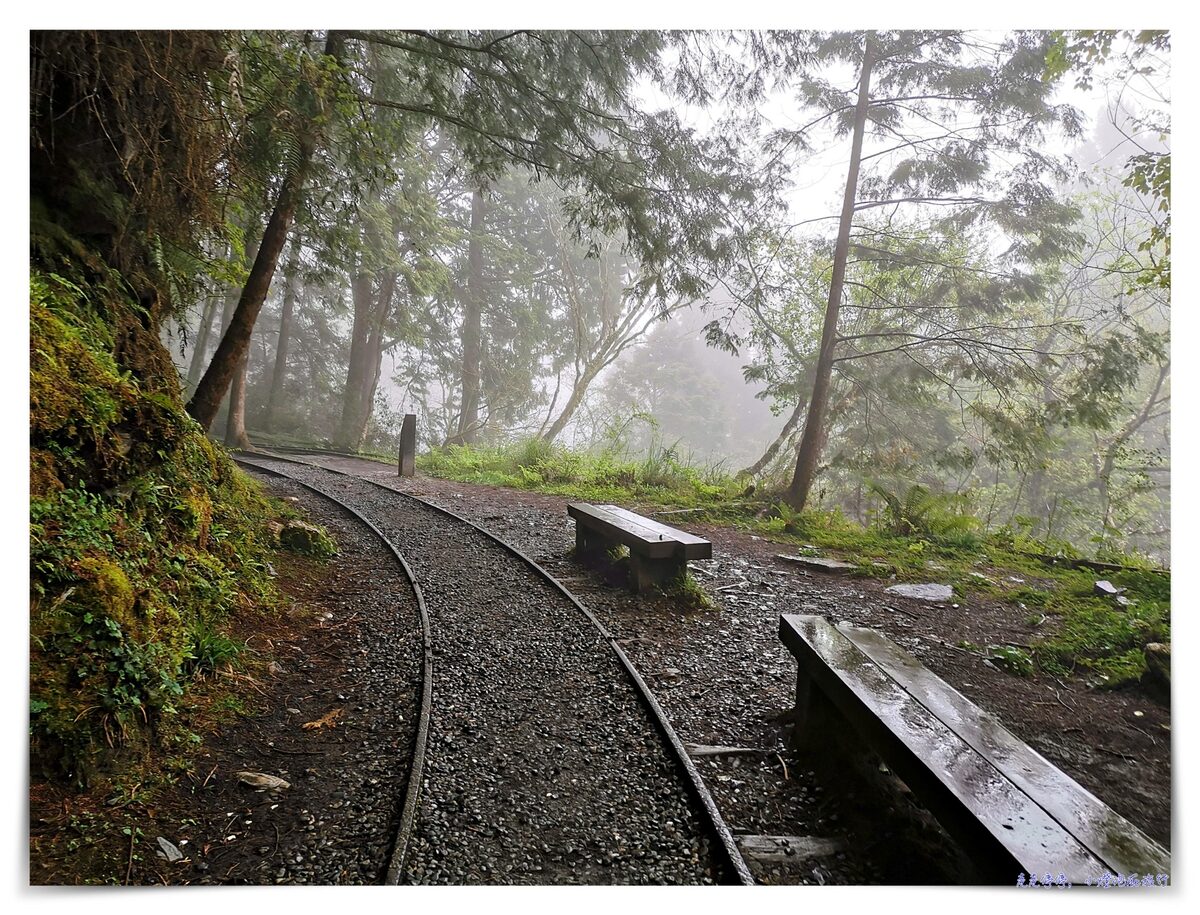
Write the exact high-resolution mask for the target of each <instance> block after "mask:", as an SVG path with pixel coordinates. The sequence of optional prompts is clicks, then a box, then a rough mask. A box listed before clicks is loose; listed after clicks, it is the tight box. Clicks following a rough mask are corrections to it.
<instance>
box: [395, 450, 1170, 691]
mask: <svg viewBox="0 0 1200 915" xmlns="http://www.w3.org/2000/svg"><path fill="white" fill-rule="evenodd" d="M417 466H418V468H419V469H420V470H421V471H422V472H423V473H426V474H428V475H430V476H436V477H443V478H446V479H451V480H457V481H459V482H465V483H483V484H489V485H493V486H507V487H512V488H516V489H524V490H530V491H536V492H544V493H551V494H555V495H560V496H566V497H569V498H575V499H583V500H586V501H591V502H616V503H624V504H626V505H634V506H637V507H638V508H640V509H641V510H645V509H647V508H658V507H663V508H668V507H678V508H691V509H697V511H695V513H693V514H688V515H687V516H685V517H686V518H687V520H688V521H704V522H706V523H710V524H723V525H727V526H730V527H735V528H738V529H741V530H744V531H747V532H750V533H754V534H756V535H758V536H763V537H769V538H770V539H771V540H773V541H776V542H778V543H780V544H781V545H783V546H784V547H785V548H786V551H791V552H798V553H811V554H820V555H824V556H830V557H833V558H838V559H842V560H845V561H847V562H852V563H854V564H855V565H856V566H857V570H856V572H855V574H857V575H860V576H862V577H868V578H879V579H885V580H888V581H897V582H919V581H937V582H941V583H944V584H949V585H951V586H953V588H954V594H955V597H954V599H955V600H956V601H959V602H961V603H963V604H964V612H970V610H969V609H967V608H969V606H970V602H971V601H979V600H983V599H987V600H993V601H1001V602H1006V603H1009V604H1011V605H1013V606H1014V608H1015V609H1016V610H1017V611H1018V612H1019V613H1020V614H1021V615H1020V618H1021V619H1024V620H1025V621H1026V622H1027V623H1028V625H1029V626H1030V636H1029V638H1030V645H1031V647H1030V648H1029V649H1024V648H1021V647H1019V646H1011V645H993V646H989V647H988V648H987V649H986V651H985V653H986V654H988V655H989V656H990V657H993V658H1000V659H1001V662H1002V663H999V664H998V666H1000V667H1002V668H1003V669H1006V670H1008V671H1009V672H1011V673H1013V674H1014V675H1017V676H1029V675H1032V674H1034V673H1036V672H1039V671H1040V672H1042V673H1045V674H1048V675H1051V676H1057V677H1063V676H1071V675H1075V676H1080V677H1083V678H1085V679H1086V680H1087V681H1088V682H1090V683H1091V684H1093V685H1095V686H1098V687H1116V686H1122V685H1125V684H1128V683H1130V682H1131V681H1135V680H1137V679H1138V678H1139V677H1140V676H1141V675H1142V673H1143V672H1144V671H1145V658H1144V656H1143V653H1142V647H1143V646H1144V645H1146V644H1147V643H1149V642H1154V641H1161V642H1166V641H1170V637H1171V634H1170V599H1171V597H1170V588H1171V584H1170V582H1171V578H1170V575H1169V574H1163V573H1161V572H1157V571H1151V569H1150V567H1149V564H1148V563H1147V562H1146V561H1145V560H1144V559H1143V558H1142V557H1137V556H1125V555H1123V554H1106V555H1105V556H1104V557H1102V558H1103V560H1104V561H1108V562H1113V563H1117V564H1125V565H1128V566H1130V569H1129V570H1127V571H1122V572H1104V573H1100V572H1094V571H1091V570H1088V569H1076V568H1072V567H1070V566H1069V565H1067V564H1064V563H1054V562H1048V561H1046V560H1044V559H1042V558H1039V556H1036V555H1032V554H1034V553H1039V554H1043V555H1059V556H1068V557H1078V556H1079V553H1078V552H1077V551H1075V550H1073V549H1072V548H1071V547H1070V545H1069V544H1064V543H1059V542H1055V543H1046V542H1042V541H1037V540H1034V539H1032V538H1031V537H1029V536H1028V533H1027V531H1025V530H1024V529H1023V528H1017V529H1015V530H1014V529H1009V528H1005V529H1002V530H1000V531H997V532H994V533H992V534H990V535H987V536H984V535H983V534H981V533H980V532H979V529H978V528H979V525H978V522H976V521H975V519H973V518H971V517H970V515H969V514H966V513H965V510H964V508H963V505H962V504H961V503H959V502H955V501H954V500H951V499H945V498H942V497H939V496H936V495H933V494H930V493H929V492H927V491H925V490H922V489H920V488H917V487H912V488H910V489H909V490H908V491H907V492H905V493H903V494H901V495H896V496H894V497H890V498H884V510H883V511H881V512H880V514H879V516H878V519H877V521H876V523H874V524H871V525H866V526H864V525H862V524H859V523H857V522H856V521H853V520H851V519H849V518H846V517H845V516H844V515H843V514H842V513H841V512H840V511H837V510H834V511H815V510H808V511H804V512H795V511H792V510H791V509H789V508H788V507H787V506H786V505H783V504H779V503H776V502H775V501H774V499H773V498H772V496H771V495H769V494H768V495H767V496H762V495H760V496H759V498H757V499H750V498H748V497H747V496H746V495H745V494H744V492H743V486H742V484H741V483H739V482H737V481H735V480H733V479H732V478H731V477H729V476H728V475H725V474H723V473H721V472H720V471H719V469H716V468H712V467H702V466H698V465H696V464H694V463H691V462H690V461H688V460H686V459H683V458H681V457H680V456H679V455H677V454H676V453H675V452H674V451H673V449H670V448H662V447H658V448H656V449H655V450H654V451H652V452H651V454H650V455H648V456H647V457H645V458H641V459H637V458H632V457H629V456H627V455H621V454H614V453H610V452H600V453H589V452H575V451H570V450H567V449H565V448H561V447H558V446H553V445H547V444H546V443H544V442H540V441H538V440H536V439H533V440H526V441H522V442H517V443H514V444H510V445H504V446H492V447H450V448H446V449H442V450H439V451H434V452H430V453H427V454H424V455H420V456H419V457H418V459H417ZM1099 578H1107V579H1109V580H1110V581H1112V582H1113V583H1114V584H1116V585H1117V586H1118V587H1124V588H1126V589H1127V591H1126V593H1125V597H1126V598H1127V599H1129V600H1130V605H1129V606H1128V607H1125V608H1122V607H1120V606H1118V605H1117V604H1116V603H1115V602H1114V601H1112V600H1111V599H1110V598H1107V597H1101V596H1098V595H1096V594H1094V593H1093V590H1092V587H1093V584H1094V582H1095V581H1096V580H1097V579H1099ZM993 663H995V661H994V662H993Z"/></svg>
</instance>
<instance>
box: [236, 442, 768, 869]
mask: <svg viewBox="0 0 1200 915" xmlns="http://www.w3.org/2000/svg"><path fill="white" fill-rule="evenodd" d="M257 453H259V454H261V455H262V456H263V457H266V458H268V459H269V460H275V461H282V462H284V463H289V464H299V465H301V466H304V467H312V468H315V469H317V470H324V471H327V472H329V473H336V474H339V475H341V476H345V477H350V478H351V479H354V480H359V481H361V482H364V483H370V484H372V485H374V486H377V487H379V488H380V489H385V490H387V491H388V492H390V493H394V494H395V495H399V496H404V497H405V498H407V499H411V500H412V501H414V502H417V503H419V504H421V505H424V506H425V507H427V508H430V509H433V510H434V511H436V512H439V513H440V514H443V515H445V516H446V517H448V518H453V519H454V520H455V521H458V522H461V523H462V524H465V525H467V526H468V527H471V528H474V529H475V530H477V531H479V532H480V533H481V534H483V535H484V536H485V537H487V538H488V539H490V540H492V541H493V542H494V543H496V544H497V545H498V546H500V547H501V548H502V549H504V550H506V551H508V552H509V553H511V554H513V555H514V556H516V557H517V558H518V559H520V560H522V561H523V562H524V563H525V564H526V565H528V566H529V567H530V568H531V569H533V570H534V572H535V573H536V574H537V575H539V576H541V577H542V578H544V579H545V580H546V581H548V582H549V583H550V584H551V585H552V586H553V587H554V588H555V589H557V590H558V591H559V592H560V593H561V594H562V595H563V596H564V597H565V598H566V599H567V600H569V601H570V602H571V603H572V604H574V605H575V607H576V608H578V609H579V611H580V612H581V613H583V615H584V616H586V617H587V618H588V620H589V621H590V622H591V624H592V625H593V626H594V627H595V628H596V629H597V630H598V631H599V632H600V634H601V635H602V636H604V638H605V640H606V641H607V642H608V645H609V647H610V648H611V649H612V651H613V653H614V654H616V656H617V659H618V660H619V661H620V663H621V666H622V667H623V668H624V669H625V672H626V674H627V675H628V676H629V678H630V680H632V682H633V684H634V688H635V691H636V692H637V694H638V698H639V699H640V700H641V702H642V704H643V705H644V706H645V707H646V709H647V711H648V712H649V713H650V717H651V719H652V720H653V721H654V723H655V725H656V726H657V728H658V730H659V732H660V733H661V734H662V736H663V739H664V740H665V741H666V742H667V745H668V746H669V747H670V748H671V751H672V752H673V754H674V756H675V761H676V763H677V764H678V765H679V767H680V768H681V769H682V770H683V772H684V775H685V776H686V778H685V782H686V783H687V786H688V790H689V791H690V792H691V794H692V796H693V798H694V800H695V801H696V802H697V803H698V804H699V805H700V808H701V809H702V810H703V812H704V816H705V818H706V819H707V820H708V825H709V828H710V829H711V830H712V832H713V834H714V835H716V837H717V839H718V842H717V848H718V849H719V852H718V855H719V857H720V858H721V860H722V864H723V865H724V867H725V870H726V872H727V874H728V876H729V877H731V878H733V880H734V881H736V882H737V883H740V884H741V885H743V886H753V885H754V877H753V875H752V874H751V873H750V868H749V867H748V866H747V865H746V861H745V859H744V858H743V857H742V853H741V851H740V850H739V849H738V847H737V843H736V842H735V841H734V838H733V833H732V832H731V831H730V829H729V826H728V825H727V824H726V823H725V820H724V819H723V818H722V816H721V812H720V810H719V809H718V808H717V803H716V801H714V800H713V797H712V794H711V793H709V790H708V786H706V785H705V784H704V779H703V778H702V777H701V775H700V772H699V770H698V769H697V768H696V764H695V763H694V762H693V761H692V758H691V757H690V756H689V755H688V753H687V750H686V749H684V746H683V741H681V740H680V739H679V735H678V734H677V733H675V728H674V727H672V726H671V722H670V721H669V720H668V718H667V715H666V713H665V712H664V711H663V709H662V706H661V705H659V703H658V699H656V698H655V696H654V693H653V692H652V691H651V690H650V687H649V685H648V684H647V683H646V681H645V680H644V679H643V677H642V675H641V672H640V671H639V670H638V669H637V666H636V665H635V664H634V663H633V661H632V660H631V659H630V658H629V656H628V655H627V654H626V653H625V651H624V649H622V648H621V646H620V644H618V642H617V640H616V638H615V637H614V636H613V634H612V633H611V632H610V631H609V630H608V627H607V626H605V625H604V624H603V623H602V622H600V620H599V619H597V618H596V616H595V614H593V613H592V611H591V610H589V609H588V608H587V607H585V606H584V605H583V604H582V603H580V601H579V598H577V597H576V596H575V595H574V594H572V593H571V592H570V591H569V590H567V587H566V586H565V585H564V584H563V583H562V582H560V581H559V580H558V579H557V578H555V577H554V576H553V575H551V574H550V573H549V572H547V571H546V570H545V569H544V568H542V567H541V566H540V565H538V563H537V562H535V561H534V560H533V559H532V558H531V557H529V556H528V555H526V554H525V553H524V552H522V551H521V550H520V549H518V548H517V547H515V546H513V545H512V544H511V543H509V542H507V541H506V540H504V539H502V538H501V537H498V536H497V535H496V534H493V533H492V532H491V531H489V530H487V529H486V528H483V527H480V526H479V525H478V524H476V523H475V522H473V521H470V520H469V519H467V518H464V517H463V516H462V515H459V514H457V513H455V512H453V511H451V510H450V509H448V508H443V507H442V506H440V505H435V504H434V503H432V502H427V501H426V500H424V499H421V498H418V497H417V496H414V495H412V494H411V493H407V492H404V491H403V490H399V489H396V488H394V487H392V486H388V485H386V484H384V483H382V482H380V481H379V480H373V479H371V478H370V477H360V476H357V475H356V474H353V473H350V472H349V471H346V470H339V469H337V468H334V467H325V466H324V465H321V464H314V463H312V462H311V461H302V460H300V459H298V458H295V457H284V456H283V455H280V454H277V453H275V452H271V451H267V450H263V451H260V452H257ZM295 453H300V454H320V453H323V449H318V448H312V449H309V450H308V451H304V452H301V451H299V450H298V449H297V450H296V452H295ZM325 453H328V454H330V455H331V456H336V457H357V455H352V454H345V453H342V452H334V451H329V452H325ZM238 460H241V461H243V462H244V463H247V464H250V465H251V466H257V465H254V463H253V461H245V460H244V459H243V458H241V457H239V458H238ZM384 466H387V465H384ZM263 469H265V468H263ZM274 472H275V473H276V474H278V475H280V476H286V474H279V472H278V471H274ZM287 478H288V479H293V478H292V477H287ZM296 482H299V481H298V480H297V481H296ZM302 485H306V484H302ZM309 488H312V487H309ZM331 498H332V497H331ZM376 533H378V531H376ZM380 536H382V535H380ZM389 545H390V544H389ZM393 549H394V548H393ZM397 555H399V553H397Z"/></svg>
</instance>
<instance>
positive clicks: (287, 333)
mask: <svg viewBox="0 0 1200 915" xmlns="http://www.w3.org/2000/svg"><path fill="white" fill-rule="evenodd" d="M299 264H300V241H299V239H297V238H295V237H294V236H293V238H292V252H291V256H290V257H289V258H288V263H287V267H285V268H284V284H285V286H284V290H283V308H282V310H281V311H280V312H279V339H278V341H277V342H276V343H275V367H274V370H273V371H272V372H271V393H270V394H269V395H267V411H266V414H265V415H264V416H263V428H265V429H266V430H267V431H268V432H273V431H275V407H276V405H277V404H278V403H279V401H280V400H281V398H282V397H283V382H284V379H285V378H286V377H287V357H288V344H289V343H290V342H291V339H290V337H291V333H292V311H293V310H294V309H295V307H296V274H297V271H298V270H299Z"/></svg>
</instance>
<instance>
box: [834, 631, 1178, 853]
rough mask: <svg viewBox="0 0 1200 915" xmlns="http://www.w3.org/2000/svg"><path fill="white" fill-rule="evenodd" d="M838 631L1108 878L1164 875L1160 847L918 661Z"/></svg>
mask: <svg viewBox="0 0 1200 915" xmlns="http://www.w3.org/2000/svg"><path fill="white" fill-rule="evenodd" d="M837 628H838V629H839V630H840V631H841V632H843V633H844V634H845V635H846V637H847V638H849V639H850V641H852V642H853V643H854V644H855V645H856V646H857V647H858V648H859V649H860V650H861V651H862V652H864V653H865V654H866V655H867V657H869V658H870V659H871V660H872V661H874V662H875V663H876V664H878V665H879V666H880V667H882V668H883V669H884V671H886V672H887V674H888V675H889V676H891V677H892V678H893V679H895V680H896V681H897V682H898V683H899V684H900V685H901V686H902V687H903V688H904V689H905V691H906V692H908V693H909V695H911V696H912V697H913V698H914V699H916V700H917V701H918V702H919V703H921V705H923V706H924V707H925V708H927V709H929V711H931V712H932V713H933V714H934V715H935V716H937V718H938V719H939V720H941V721H942V722H943V723H945V724H946V725H948V726H949V727H950V728H951V730H953V731H954V732H955V733H956V734H958V736H959V737H961V738H962V739H963V740H965V741H966V742H967V743H968V744H969V745H970V746H972V747H973V748H974V749H975V750H976V751H977V752H979V753H980V754H981V755H982V756H984V757H985V758H986V759H987V760H988V761H989V762H991V763H992V764H993V765H994V766H996V768H998V769H999V770H1000V771H1001V772H1003V773H1004V775H1005V776H1006V777H1007V778H1008V779H1009V780H1011V781H1012V782H1013V784H1015V785H1016V786H1017V787H1018V788H1020V789H1021V790H1022V791H1024V792H1025V793H1026V794H1028V795H1029V796H1030V797H1031V798H1032V799H1033V800H1034V801H1035V802H1036V803H1037V804H1038V805H1039V806H1040V807H1042V809H1044V810H1045V811H1046V812H1047V813H1049V814H1050V816H1052V817H1053V818H1054V819H1055V820H1057V821H1058V822H1059V823H1061V824H1062V826H1063V827H1064V828H1065V829H1067V830H1068V831H1069V832H1070V833H1071V834H1072V835H1074V836H1075V838H1076V839H1078V840H1079V841H1080V843H1081V844H1082V845H1084V846H1085V847H1086V848H1088V849H1089V850H1090V851H1091V852H1092V853H1093V854H1094V855H1095V856H1096V857H1098V858H1100V859H1101V860H1102V861H1103V862H1104V863H1105V864H1106V865H1107V866H1108V869H1109V870H1110V871H1112V872H1113V873H1114V874H1147V873H1149V874H1166V873H1170V871H1171V856H1170V853H1169V852H1167V851H1166V849H1164V848H1162V847H1161V846H1160V845H1158V844H1157V843H1156V842H1154V841H1153V840H1152V839H1150V838H1149V837H1148V836H1146V835H1144V834H1143V833H1142V832H1141V831H1140V830H1139V829H1138V828H1137V827H1136V826H1134V825H1133V824H1132V823H1131V822H1129V821H1128V820H1127V819H1125V818H1124V817H1123V816H1121V815H1120V814H1118V813H1117V812H1116V811H1114V810H1112V809H1111V808H1109V807H1108V806H1107V805H1106V804H1105V803H1104V802H1103V801H1101V800H1100V799H1099V798H1098V797H1096V796H1095V795H1094V794H1092V793H1090V792H1089V791H1088V790H1087V789H1085V788H1084V787H1083V786H1082V785H1080V784H1079V783H1078V782H1076V781H1075V780H1074V779H1072V778H1071V777H1070V776H1068V775H1067V774H1066V773H1064V772H1062V771H1061V770H1059V769H1058V768H1057V767H1056V766H1055V765H1054V764H1053V763H1051V762H1050V761H1049V760H1047V759H1046V758H1045V757H1044V756H1042V755H1041V754H1039V753H1037V752H1036V751H1035V750H1033V749H1032V748H1031V747H1030V746H1028V745H1027V744H1026V743H1024V741H1022V740H1021V739H1020V738H1018V737H1017V736H1016V735H1015V734H1013V733H1012V732H1011V731H1009V730H1008V729H1007V728H1005V727H1004V725H1002V724H1001V723H1000V721H999V719H997V718H996V717H995V716H994V715H992V714H990V713H989V712H986V711H984V710H983V709H981V708H979V706H977V705H975V704H974V703H973V702H971V700H970V699H968V698H967V697H966V696H964V695H963V694H962V693H960V692H958V691H957V690H956V689H954V688H953V687H951V686H950V685H949V684H947V683H946V682H945V681H943V680H942V679H941V678H940V677H938V676H937V675H936V674H934V673H933V672H932V671H930V670H929V669H928V668H927V667H926V666H925V665H924V664H922V663H921V662H920V661H919V660H918V659H917V658H915V657H913V656H912V655H911V654H909V653H908V652H906V651H904V650H903V649H902V648H900V646H898V645H897V644H896V643H895V642H893V641H892V640H891V639H889V638H887V636H885V635H883V634H881V633H879V632H876V631H875V630H873V629H866V628H863V627H861V626H852V625H850V624H842V625H840V626H838V627H837ZM1055 873H1057V872H1055Z"/></svg>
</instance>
